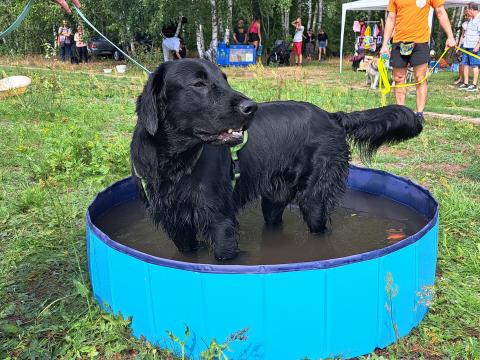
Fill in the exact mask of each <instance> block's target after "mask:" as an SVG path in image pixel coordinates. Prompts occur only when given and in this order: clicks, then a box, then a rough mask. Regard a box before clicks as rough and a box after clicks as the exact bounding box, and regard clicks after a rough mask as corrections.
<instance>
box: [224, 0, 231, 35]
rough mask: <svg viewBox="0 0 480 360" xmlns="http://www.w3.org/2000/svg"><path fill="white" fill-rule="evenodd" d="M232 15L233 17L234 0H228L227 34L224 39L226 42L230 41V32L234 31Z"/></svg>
mask: <svg viewBox="0 0 480 360" xmlns="http://www.w3.org/2000/svg"><path fill="white" fill-rule="evenodd" d="M232 17H233V0H228V9H227V24H226V26H225V36H224V38H223V41H224V43H225V44H228V43H229V42H230V34H231V33H232Z"/></svg>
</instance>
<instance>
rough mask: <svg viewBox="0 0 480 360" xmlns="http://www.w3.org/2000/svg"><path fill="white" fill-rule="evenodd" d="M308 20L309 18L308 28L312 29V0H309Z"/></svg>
mask: <svg viewBox="0 0 480 360" xmlns="http://www.w3.org/2000/svg"><path fill="white" fill-rule="evenodd" d="M307 5H308V20H307V29H310V25H311V24H312V0H308V3H307Z"/></svg>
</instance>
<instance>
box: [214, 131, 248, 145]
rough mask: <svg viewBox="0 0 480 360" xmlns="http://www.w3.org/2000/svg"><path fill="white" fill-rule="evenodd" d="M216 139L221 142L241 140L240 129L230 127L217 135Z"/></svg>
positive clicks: (241, 133)
mask: <svg viewBox="0 0 480 360" xmlns="http://www.w3.org/2000/svg"><path fill="white" fill-rule="evenodd" d="M218 139H219V140H221V141H223V142H231V141H243V132H242V130H232V129H230V130H228V131H225V132H223V133H221V134H220V135H218Z"/></svg>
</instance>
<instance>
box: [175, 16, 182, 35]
mask: <svg viewBox="0 0 480 360" xmlns="http://www.w3.org/2000/svg"><path fill="white" fill-rule="evenodd" d="M182 18H183V15H180V18H179V19H178V24H177V31H175V36H176V37H178V35H180V31H182Z"/></svg>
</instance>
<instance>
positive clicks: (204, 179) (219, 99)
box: [131, 59, 422, 260]
mask: <svg viewBox="0 0 480 360" xmlns="http://www.w3.org/2000/svg"><path fill="white" fill-rule="evenodd" d="M137 114H138V121H137V125H136V127H135V131H134V134H133V138H132V142H131V162H132V174H133V178H134V179H135V181H136V184H137V186H138V189H139V192H140V196H141V198H142V199H143V201H144V203H145V205H146V209H147V214H148V216H149V217H150V219H151V220H152V221H153V223H154V224H155V225H157V226H160V227H162V228H163V229H164V230H165V232H166V233H167V234H168V236H169V237H170V238H171V239H172V240H173V242H174V243H175V245H176V246H177V248H178V249H179V250H180V251H186V252H187V251H195V250H196V248H197V245H198V241H199V240H200V239H203V240H205V241H206V242H207V243H208V244H209V246H210V248H211V249H212V251H213V254H214V255H215V257H216V258H217V259H219V260H225V259H231V258H233V257H235V256H236V255H237V253H238V251H239V250H238V226H239V225H238V222H237V220H236V213H237V211H239V210H240V209H242V208H243V207H244V206H245V205H246V204H247V203H249V202H251V201H255V200H257V199H261V207H262V212H263V217H264V220H265V225H266V226H269V227H276V226H279V225H280V224H281V223H282V215H283V211H284V209H285V207H286V206H287V205H288V204H290V203H295V204H297V205H298V207H299V209H300V212H301V213H302V215H303V219H304V220H305V222H306V225H307V227H308V229H309V230H310V231H311V232H313V233H321V232H323V231H325V229H326V227H327V223H328V220H329V217H330V215H331V213H332V212H333V210H334V209H335V206H336V204H337V203H338V201H339V199H340V198H341V196H342V195H343V193H344V191H345V188H346V180H347V176H348V163H349V160H350V148H349V143H351V144H353V145H355V146H356V147H357V148H358V149H359V150H360V152H361V153H362V154H364V155H365V156H370V155H372V154H373V153H374V152H375V151H376V150H377V149H378V148H379V147H380V146H381V145H382V144H385V143H396V142H400V141H403V140H406V139H410V138H413V137H415V136H416V135H418V134H419V133H420V132H421V130H422V123H421V122H420V121H419V120H418V119H417V118H416V117H415V115H414V113H413V112H412V111H411V110H410V109H408V108H406V107H403V106H398V105H390V106H386V107H382V108H378V109H371V110H365V111H356V112H352V113H344V112H337V113H329V112H327V111H324V110H322V109H320V108H318V107H317V106H315V105H312V104H309V103H305V102H297V101H273V102H268V103H261V104H257V103H255V102H253V101H252V100H251V99H249V98H248V97H246V96H245V95H243V94H241V93H239V92H238V91H235V90H233V89H232V88H231V87H230V85H229V84H228V81H227V78H226V76H225V74H223V73H222V72H221V71H220V70H219V68H218V67H216V66H215V65H213V64H212V63H211V62H209V61H206V60H193V59H183V60H179V61H170V62H166V63H164V64H162V65H161V66H160V67H159V68H158V69H157V70H156V71H155V72H154V73H152V74H151V75H150V77H149V79H148V81H147V83H146V85H145V88H144V90H143V92H142V94H141V95H140V96H139V98H138V101H137ZM247 129H248V133H249V137H248V142H247V143H246V144H245V146H244V147H243V148H242V149H241V150H240V151H239V152H238V158H239V162H240V165H239V166H240V173H241V176H240V179H239V180H238V181H237V182H236V185H235V187H234V188H233V187H232V182H231V179H232V177H231V168H232V167H231V165H232V160H231V155H230V150H229V146H232V145H235V144H239V143H242V141H243V136H244V131H245V130H247ZM349 141H350V142H349Z"/></svg>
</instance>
